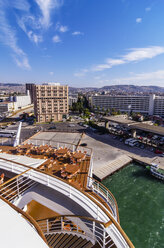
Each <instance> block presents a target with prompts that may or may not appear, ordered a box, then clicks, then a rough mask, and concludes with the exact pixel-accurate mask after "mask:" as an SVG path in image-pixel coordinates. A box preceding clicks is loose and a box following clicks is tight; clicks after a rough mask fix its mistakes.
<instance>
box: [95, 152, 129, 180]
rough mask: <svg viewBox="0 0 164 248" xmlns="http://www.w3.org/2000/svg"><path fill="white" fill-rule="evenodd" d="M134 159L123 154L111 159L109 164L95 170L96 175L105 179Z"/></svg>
mask: <svg viewBox="0 0 164 248" xmlns="http://www.w3.org/2000/svg"><path fill="white" fill-rule="evenodd" d="M132 161H133V159H132V158H131V157H129V156H127V155H124V154H123V155H121V156H119V157H118V158H117V159H115V160H113V161H110V163H109V164H106V165H104V166H101V167H100V168H97V169H96V170H94V171H93V174H94V176H96V178H98V179H99V180H101V181H102V180H103V179H105V178H106V177H108V176H109V175H111V174H113V173H115V172H116V171H118V170H120V169H121V168H123V167H125V166H126V165H127V164H129V163H130V162H132Z"/></svg>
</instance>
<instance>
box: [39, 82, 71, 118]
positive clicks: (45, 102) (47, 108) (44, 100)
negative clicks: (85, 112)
mask: <svg viewBox="0 0 164 248" xmlns="http://www.w3.org/2000/svg"><path fill="white" fill-rule="evenodd" d="M68 109H69V107H68V86H61V85H60V84H57V83H48V84H44V85H35V87H34V113H35V116H36V118H37V121H38V122H49V121H61V120H62V119H63V117H64V116H66V115H67V114H68Z"/></svg>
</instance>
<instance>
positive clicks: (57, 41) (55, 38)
mask: <svg viewBox="0 0 164 248" xmlns="http://www.w3.org/2000/svg"><path fill="white" fill-rule="evenodd" d="M52 40H53V42H55V43H60V42H61V39H60V37H59V36H58V35H55V36H54V37H53V38H52Z"/></svg>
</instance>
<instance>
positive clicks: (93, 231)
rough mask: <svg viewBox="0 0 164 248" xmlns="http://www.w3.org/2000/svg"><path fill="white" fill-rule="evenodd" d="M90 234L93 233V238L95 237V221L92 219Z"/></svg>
mask: <svg viewBox="0 0 164 248" xmlns="http://www.w3.org/2000/svg"><path fill="white" fill-rule="evenodd" d="M92 235H93V239H95V221H93V230H92Z"/></svg>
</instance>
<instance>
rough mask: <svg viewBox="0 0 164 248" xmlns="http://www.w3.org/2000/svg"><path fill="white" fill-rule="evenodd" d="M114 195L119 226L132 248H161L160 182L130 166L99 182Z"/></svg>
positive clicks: (163, 186)
mask: <svg viewBox="0 0 164 248" xmlns="http://www.w3.org/2000/svg"><path fill="white" fill-rule="evenodd" d="M103 184H104V185H105V186H106V187H107V188H109V190H110V191H111V192H112V193H113V194H114V196H115V198H116V200H117V203H118V207H119V214H120V223H121V226H122V228H123V230H124V231H125V232H126V234H127V235H128V237H129V238H130V240H131V241H132V243H133V244H134V246H135V247H136V248H163V247H164V183H163V181H160V180H158V179H156V178H154V177H153V176H152V175H150V174H149V171H147V170H146V169H145V168H144V167H142V166H140V165H137V164H134V163H131V164H130V165H128V166H127V167H125V168H123V169H122V170H120V171H119V172H117V173H115V174H114V175H112V176H110V177H108V178H107V179H105V180H104V181H103Z"/></svg>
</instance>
